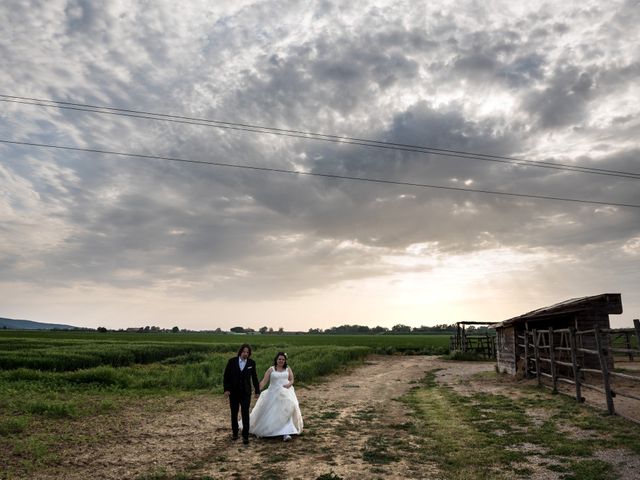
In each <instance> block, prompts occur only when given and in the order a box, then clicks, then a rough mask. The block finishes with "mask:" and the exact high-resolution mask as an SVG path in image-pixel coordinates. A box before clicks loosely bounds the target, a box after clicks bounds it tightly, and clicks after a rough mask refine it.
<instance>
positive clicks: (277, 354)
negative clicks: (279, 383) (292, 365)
mask: <svg viewBox="0 0 640 480" xmlns="http://www.w3.org/2000/svg"><path fill="white" fill-rule="evenodd" d="M280 355H282V356H283V357H284V368H287V354H286V353H284V352H278V353H276V356H275V358H274V359H273V366H274V367H277V366H278V357H279V356H280Z"/></svg>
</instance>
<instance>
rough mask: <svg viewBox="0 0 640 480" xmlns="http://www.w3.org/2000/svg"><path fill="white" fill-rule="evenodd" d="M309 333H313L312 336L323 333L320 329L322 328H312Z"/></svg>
mask: <svg viewBox="0 0 640 480" xmlns="http://www.w3.org/2000/svg"><path fill="white" fill-rule="evenodd" d="M309 333H312V334H317V333H322V329H320V328H310V329H309Z"/></svg>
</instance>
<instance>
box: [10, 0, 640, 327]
mask: <svg viewBox="0 0 640 480" xmlns="http://www.w3.org/2000/svg"><path fill="white" fill-rule="evenodd" d="M639 24H640V2H639V1H638V0H628V1H606V2H605V1H592V0H586V1H585V0H581V1H579V2H578V1H576V2H574V1H565V2H513V1H492V0H482V1H458V2H452V1H437V0H435V1H429V2H416V1H414V0H407V1H359V0H352V1H348V2H343V1H333V0H324V1H311V0H309V1H298V0H295V1H293V0H292V1H281V0H268V1H251V0H233V1H220V0H218V1H216V2H211V1H208V0H202V1H197V0H191V1H189V2H175V1H154V2H139V1H124V0H122V1H104V2H93V1H90V0H86V1H83V0H41V1H40V0H31V1H27V0H23V1H20V0H9V1H4V2H1V3H0V95H4V96H3V97H0V100H2V101H0V140H3V142H0V316H2V317H9V318H20V319H29V320H36V321H41V322H50V323H65V324H71V325H76V326H85V327H92V328H96V327H98V326H105V327H107V328H114V329H117V328H127V327H137V326H144V325H155V326H159V327H165V328H171V327H173V326H178V327H179V328H181V329H193V330H207V329H215V328H222V329H223V330H227V329H229V328H231V327H234V326H244V327H251V328H256V329H257V328H260V327H262V326H267V327H272V328H274V329H278V328H284V329H286V330H308V329H309V328H330V327H332V326H337V325H343V324H359V325H369V326H372V327H373V326H377V325H379V326H384V327H388V328H391V327H392V326H394V325H397V324H404V325H409V326H413V327H416V326H421V325H435V324H442V323H447V324H449V323H455V322H456V321H462V320H467V321H468V320H472V321H486V322H498V321H502V320H505V319H508V318H511V317H514V316H517V315H520V314H523V313H525V312H528V311H531V310H534V309H537V308H541V307H544V306H548V305H552V304H554V303H558V302H561V301H564V300H567V299H571V298H576V297H584V296H588V295H596V294H600V293H621V294H622V303H623V308H624V313H623V314H622V315H614V316H611V323H612V325H613V326H615V327H628V326H631V325H632V319H634V318H639V317H640V208H638V205H640V188H639V187H640V179H639V178H638V174H640V159H639V158H640V157H639V153H640V116H639V113H640V101H639V99H640V49H639V48H638V45H639V44H640V32H639V30H638V28H637V25H639ZM8 96H18V97H28V98H37V99H47V100H54V101H63V102H72V103H78V104H90V105H98V106H105V107H112V108H119V109H128V110H137V111H144V112H154V113H161V114H168V115H177V116H182V117H190V118H191V117H192V118H199V119H211V120H217V121H223V122H231V123H242V124H247V125H260V126H265V127H270V128H279V129H284V130H296V131H304V132H316V133H323V134H328V135H336V136H341V137H355V138H362V139H371V140H377V141H381V142H390V143H401V144H408V145H414V146H422V147H430V148H437V149H442V150H456V151H464V152H470V153H473V154H484V155H494V156H499V157H509V158H516V159H522V160H528V161H538V162H551V163H554V164H560V165H563V166H566V165H568V166H580V167H588V168H591V169H594V168H597V169H602V170H607V171H616V172H623V173H622V174H611V173H610V172H609V173H608V174H595V173H585V172H584V171H583V172H576V171H571V170H570V169H569V168H566V167H562V168H559V169H557V168H541V167H539V166H533V165H531V164H529V165H522V164H515V163H513V162H511V163H509V162H506V163H501V162H489V161H485V160H479V159H477V158H458V157H453V156H443V155H436V154H433V153H423V152H422V153H421V152H415V151H406V149H405V150H399V149H393V148H372V147H370V146H363V145H354V144H353V143H349V142H327V141H321V140H317V139H310V138H299V137H295V136H283V135H273V134H269V133H264V132H263V133H257V132H255V131H253V132H252V131H242V130H233V129H223V128H216V127H213V126H211V125H202V124H200V125H196V124H193V123H198V122H191V123H176V122H170V121H163V120H159V119H157V117H156V119H149V118H136V117H126V116H122V115H105V114H99V113H92V112H82V111H77V110H70V109H61V108H51V107H43V106H37V105H26V104H24V103H15V102H8V101H6V100H11V98H10V97H8ZM13 100H15V99H13ZM165 120H166V119H165ZM200 123H202V122H200ZM6 141H13V142H26V143H38V144H47V145H57V146H65V147H74V148H79V149H93V150H109V151H117V152H122V153H133V154H137V155H147V156H149V157H165V158H166V157H171V158H179V159H184V160H193V161H199V162H213V163H226V164H233V165H243V166H251V167H258V168H266V169H279V170H286V171H296V172H305V173H315V174H323V175H335V176H338V177H360V178H367V179H376V180H384V181H390V182H396V183H395V184H393V183H375V182H367V181H356V180H350V179H347V178H336V177H333V178H330V177H322V176H309V175H299V174H295V173H287V172H284V173H283V172H280V173H278V172H273V171H265V170H249V169H239V168H233V167H223V166H215V165H211V164H197V163H183V162H175V161H168V160H162V159H158V158H141V157H130V156H121V155H120V156H115V155H108V154H99V153H92V152H86V151H72V150H60V149H54V148H50V147H36V146H32V145H18V144H11V143H6ZM413 150H416V149H413ZM592 172H593V170H592ZM600 173H606V172H600ZM625 173H626V175H625ZM629 173H632V174H635V176H634V175H628V174H629ZM409 183H413V184H422V185H431V186H440V187H449V188H455V189H457V190H447V189H442V188H431V187H425V186H417V185H408V184H409ZM464 190H467V191H464ZM471 190H481V191H485V192H487V191H488V192H501V193H509V194H517V195H534V196H547V197H555V198H565V199H574V200H582V202H570V201H563V200H551V199H540V198H532V197H527V196H514V195H500V194H497V193H481V192H478V191H475V192H474V191H471ZM587 202H601V203H587ZM623 204H625V205H635V207H634V206H622V205H623Z"/></svg>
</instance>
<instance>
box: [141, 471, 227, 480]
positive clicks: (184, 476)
mask: <svg viewBox="0 0 640 480" xmlns="http://www.w3.org/2000/svg"><path fill="white" fill-rule="evenodd" d="M135 480H214V479H213V477H210V476H208V475H206V476H204V477H201V476H192V475H189V474H188V473H184V472H178V473H167V471H166V470H165V469H164V468H159V469H157V470H154V471H152V472H149V473H144V474H142V475H138V476H137V477H135Z"/></svg>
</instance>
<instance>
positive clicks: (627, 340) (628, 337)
mask: <svg viewBox="0 0 640 480" xmlns="http://www.w3.org/2000/svg"><path fill="white" fill-rule="evenodd" d="M624 341H625V345H626V347H627V350H629V361H630V362H633V352H631V332H624Z"/></svg>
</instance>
